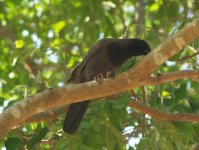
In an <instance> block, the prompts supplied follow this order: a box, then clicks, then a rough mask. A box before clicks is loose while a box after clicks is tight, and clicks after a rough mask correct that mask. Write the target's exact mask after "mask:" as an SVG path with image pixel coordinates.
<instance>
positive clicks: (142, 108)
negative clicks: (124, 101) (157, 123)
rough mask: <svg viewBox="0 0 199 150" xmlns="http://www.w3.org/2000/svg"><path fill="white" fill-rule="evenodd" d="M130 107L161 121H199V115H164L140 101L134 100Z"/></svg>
mask: <svg viewBox="0 0 199 150" xmlns="http://www.w3.org/2000/svg"><path fill="white" fill-rule="evenodd" d="M129 106H130V107H132V108H133V109H136V110H139V111H140V112H141V113H144V114H148V115H149V116H151V117H153V118H155V119H160V120H165V121H197V122H198V121H199V115H198V114H184V113H178V114H170V113H163V112H160V111H158V110H156V109H152V108H150V107H147V106H146V105H144V104H142V103H140V102H139V101H138V100H133V101H132V102H131V103H129Z"/></svg>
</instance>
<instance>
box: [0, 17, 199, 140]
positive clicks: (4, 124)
mask: <svg viewBox="0 0 199 150" xmlns="http://www.w3.org/2000/svg"><path fill="white" fill-rule="evenodd" d="M197 37H199V19H195V20H194V21H192V22H190V23H188V24H187V25H186V26H185V27H184V28H183V29H181V30H180V31H179V32H177V33H176V34H175V35H173V36H171V37H169V38H168V39H167V40H165V42H164V43H162V44H160V45H159V46H158V47H157V48H156V49H155V50H154V51H152V52H151V53H149V54H148V55H147V56H146V57H145V58H144V59H142V60H141V61H140V62H139V63H137V64H136V65H135V66H134V67H133V68H131V69H130V70H129V71H127V72H125V73H122V74H120V75H118V76H117V77H116V78H115V79H114V80H112V79H105V80H103V81H102V82H101V84H98V82H95V81H91V82H88V83H82V84H74V85H67V86H65V87H61V88H55V89H52V88H51V89H47V90H45V91H43V92H41V93H38V94H35V95H33V96H31V97H26V98H24V99H22V100H20V101H18V102H17V103H15V104H14V105H12V106H11V107H9V108H8V109H6V110H5V111H4V112H3V113H2V114H1V116H0V139H1V138H3V137H4V136H5V135H6V134H7V133H8V132H9V131H10V130H11V129H12V128H14V127H16V126H17V125H18V124H19V123H21V122H23V121H24V120H25V119H27V118H28V117H30V116H32V115H34V114H36V113H40V112H42V111H45V110H47V109H50V108H53V107H58V106H61V105H66V104H70V103H75V102H80V101H85V100H88V99H94V98H100V97H105V96H108V95H113V94H116V93H119V92H123V91H127V90H130V89H132V88H135V87H139V86H141V85H143V84H144V83H145V82H146V79H147V78H149V75H150V74H151V73H152V72H153V71H154V70H156V69H157V68H158V67H159V66H160V65H161V64H163V63H164V62H165V61H166V60H168V59H169V58H170V57H172V56H173V55H175V54H176V53H178V52H179V51H180V50H181V49H182V48H183V47H184V46H185V45H187V44H188V43H190V42H191V41H193V40H194V39H196V38H197ZM74 93H75V94H74Z"/></svg>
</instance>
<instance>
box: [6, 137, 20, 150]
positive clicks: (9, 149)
mask: <svg viewBox="0 0 199 150" xmlns="http://www.w3.org/2000/svg"><path fill="white" fill-rule="evenodd" d="M22 144H23V142H22V140H21V139H20V138H19V137H9V138H8V139H7V140H6V141H5V147H6V150H21V149H22Z"/></svg>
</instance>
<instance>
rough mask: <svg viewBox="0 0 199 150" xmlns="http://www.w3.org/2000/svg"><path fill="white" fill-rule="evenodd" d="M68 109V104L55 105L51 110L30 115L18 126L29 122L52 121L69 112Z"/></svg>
mask: <svg viewBox="0 0 199 150" xmlns="http://www.w3.org/2000/svg"><path fill="white" fill-rule="evenodd" d="M67 110H68V105H64V106H61V107H55V108H52V109H50V110H47V111H44V112H40V113H38V114H35V115H33V116H30V117H28V118H27V119H25V120H24V121H22V122H20V123H19V124H18V126H20V125H23V124H28V123H35V122H41V121H51V120H54V119H56V118H57V117H58V116H59V115H61V114H63V113H65V112H67Z"/></svg>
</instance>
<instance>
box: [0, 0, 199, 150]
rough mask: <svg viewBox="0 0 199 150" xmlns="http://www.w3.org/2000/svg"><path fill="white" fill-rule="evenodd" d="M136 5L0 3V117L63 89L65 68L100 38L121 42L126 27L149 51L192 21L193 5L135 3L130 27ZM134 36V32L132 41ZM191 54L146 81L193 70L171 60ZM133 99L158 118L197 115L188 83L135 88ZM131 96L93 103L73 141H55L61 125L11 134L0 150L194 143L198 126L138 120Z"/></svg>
mask: <svg viewBox="0 0 199 150" xmlns="http://www.w3.org/2000/svg"><path fill="white" fill-rule="evenodd" d="M141 1H142V0H139V1H132V0H112V1H101V0H98V1H92V0H87V1H85V0H73V1H69V0H68V1H64V0H43V1H40V0H21V1H19V0H15V1H11V0H0V54H1V55H0V111H3V110H4V109H6V108H7V107H9V106H11V105H12V104H13V103H15V102H16V101H18V100H19V99H21V98H23V97H26V96H29V95H32V94H35V93H38V92H39V91H42V90H44V89H46V88H48V87H57V86H63V85H64V84H65V83H66V80H67V79H68V78H69V75H70V70H71V68H74V67H75V66H76V65H77V64H78V62H80V61H81V60H82V57H83V56H84V55H85V53H86V52H87V51H88V49H89V48H90V47H91V46H92V45H93V44H94V43H95V42H96V41H97V40H98V39H100V38H104V37H106V38H107V37H115V38H119V37H123V36H124V34H125V30H126V26H128V32H127V36H128V37H135V36H136V35H139V37H141V38H143V39H145V40H147V41H148V43H149V44H150V46H151V47H152V48H155V47H156V46H157V45H158V44H160V43H161V42H162V41H164V40H165V39H166V37H168V36H170V35H172V34H173V33H175V32H176V31H178V30H179V29H181V28H183V27H184V25H185V24H186V23H187V22H189V21H190V20H192V19H193V18H195V17H198V15H199V10H198V8H199V2H198V1H197V0H181V1H173V0H168V1H165V0H156V1H154V0H148V1H145V0H143V5H142V6H141V7H142V12H141V13H143V14H141V17H142V18H144V22H142V24H139V25H138V24H137V20H136V17H137V13H138V11H137V7H138V3H139V2H141ZM137 28H141V29H142V32H140V33H136V29H137ZM198 48H199V39H196V40H195V41H194V42H193V43H191V44H190V45H188V46H187V47H185V48H184V49H183V50H182V51H181V52H180V53H179V54H177V55H176V56H174V57H173V58H171V59H170V61H168V62H166V63H165V64H163V65H162V66H161V67H160V68H159V69H158V70H157V71H156V72H155V73H154V75H155V74H157V73H158V74H161V73H165V72H170V71H175V70H183V69H190V70H197V69H198V68H199V57H198V56H194V57H192V58H191V59H185V60H183V61H177V60H179V59H180V58H184V57H185V56H189V55H192V54H193V53H195V52H197V50H198ZM132 64H134V60H133V59H130V60H128V61H127V62H126V63H125V64H124V65H123V66H122V68H120V70H119V71H118V72H123V71H125V70H127V69H129V68H130V67H131V66H132ZM143 89H144V90H143ZM134 93H135V94H136V97H138V98H139V99H141V100H144V99H145V103H146V104H148V105H149V106H151V107H153V108H157V109H159V110H161V111H164V112H170V113H176V112H186V113H187V112H188V113H197V112H199V86H198V83H197V82H195V81H192V80H190V79H183V80H180V81H175V82H171V83H165V84H162V85H158V86H147V87H144V88H137V89H134ZM144 93H145V94H144ZM131 95H132V93H131V92H129V93H123V94H119V95H118V97H117V98H116V100H114V101H113V100H108V99H109V98H107V99H106V100H103V101H97V100H96V101H94V102H93V103H92V104H91V105H90V107H89V110H88V111H87V115H86V117H85V118H84V121H83V122H82V124H81V127H80V129H79V130H78V132H77V133H76V134H75V135H66V134H65V133H63V131H62V130H61V128H62V124H63V117H61V118H58V119H57V120H53V121H50V122H42V123H38V124H36V123H33V124H29V125H24V126H23V127H19V128H17V129H15V130H13V131H11V132H10V133H9V134H8V135H7V137H5V138H4V139H3V140H2V141H0V148H3V147H6V149H8V150H10V149H12V150H13V149H16V150H17V149H22V147H23V148H28V149H58V150H62V149H72V150H73V149H74V150H76V149H82V150H84V149H88V150H89V149H108V150H109V149H110V150H112V149H129V150H132V149H136V148H137V149H154V150H156V149H157V150H159V149H161V150H164V149H165V150H167V149H168V150H172V149H175V150H176V149H178V150H181V149H190V148H191V146H192V145H193V144H194V143H197V142H199V141H198V139H199V130H198V129H199V124H198V123H192V122H189V123H185V122H180V123H179V122H170V123H169V122H163V121H158V120H155V119H152V118H150V117H149V116H147V115H142V114H140V113H139V112H137V111H135V110H132V109H130V108H129V107H128V102H129V101H130V97H131ZM33 107H34V106H33ZM132 139H133V140H132ZM132 141H133V142H132ZM136 143H137V144H136Z"/></svg>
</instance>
